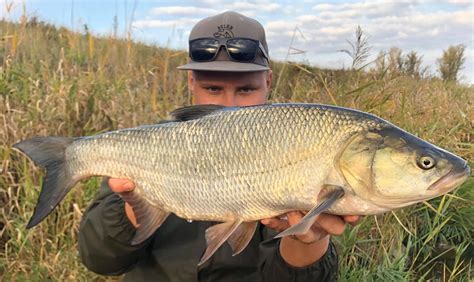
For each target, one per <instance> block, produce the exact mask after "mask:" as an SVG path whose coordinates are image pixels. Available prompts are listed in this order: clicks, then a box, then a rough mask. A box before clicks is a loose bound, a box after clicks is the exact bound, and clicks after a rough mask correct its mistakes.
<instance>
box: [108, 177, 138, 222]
mask: <svg viewBox="0 0 474 282" xmlns="http://www.w3.org/2000/svg"><path fill="white" fill-rule="evenodd" d="M109 187H110V190H112V191H113V192H115V193H119V194H120V193H123V192H130V191H133V189H135V184H134V183H133V182H132V181H130V180H128V179H120V178H109ZM125 213H126V214H127V217H128V220H129V221H130V223H132V224H133V226H135V227H138V224H137V219H136V218H135V213H134V212H133V208H132V206H130V205H129V204H128V203H127V202H125Z"/></svg>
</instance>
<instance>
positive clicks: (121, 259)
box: [78, 179, 151, 275]
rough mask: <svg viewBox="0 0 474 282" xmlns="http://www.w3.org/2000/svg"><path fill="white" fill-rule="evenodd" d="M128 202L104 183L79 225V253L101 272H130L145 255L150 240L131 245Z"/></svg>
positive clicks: (132, 233) (113, 273)
mask: <svg viewBox="0 0 474 282" xmlns="http://www.w3.org/2000/svg"><path fill="white" fill-rule="evenodd" d="M124 205H125V202H124V201H123V200H122V199H121V198H120V196H118V195H117V194H115V193H113V192H112V191H111V190H110V188H109V187H108V185H107V179H105V180H104V181H103V182H102V185H101V188H100V194H99V195H98V196H97V198H96V199H95V200H94V202H93V203H92V204H91V205H90V206H89V207H88V208H87V210H86V212H85V213H84V215H83V218H82V221H81V225H80V227H79V234H78V242H79V254H80V256H81V259H82V263H83V264H84V265H85V266H86V267H87V268H88V269H89V270H91V271H93V272H95V273H98V274H102V275H120V274H123V273H125V272H127V271H129V270H130V269H131V268H133V266H135V264H136V263H137V262H138V259H139V258H140V257H142V256H144V255H146V249H147V246H148V244H149V243H150V241H151V239H148V240H146V241H144V242H143V243H141V244H139V245H131V243H130V242H131V240H132V238H133V236H134V235H135V227H134V226H133V225H132V224H131V223H130V221H129V220H128V218H127V215H126V214H125V207H124Z"/></svg>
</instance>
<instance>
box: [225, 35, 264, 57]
mask: <svg viewBox="0 0 474 282" xmlns="http://www.w3.org/2000/svg"><path fill="white" fill-rule="evenodd" d="M226 47H227V52H229V55H230V56H231V57H232V59H234V60H236V61H239V62H250V61H253V59H255V55H256V54H257V50H258V41H253V40H250V39H242V38H237V39H229V40H227V45H226Z"/></svg>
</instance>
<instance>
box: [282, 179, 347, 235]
mask: <svg viewBox="0 0 474 282" xmlns="http://www.w3.org/2000/svg"><path fill="white" fill-rule="evenodd" d="M332 189H333V190H331V191H329V192H328V193H327V197H326V198H325V199H324V200H323V201H322V202H320V203H318V204H317V205H316V206H315V207H314V208H312V209H311V210H310V211H309V212H308V213H307V214H306V215H305V216H304V217H303V218H302V219H301V221H300V222H298V223H297V224H295V225H293V226H291V227H289V228H288V229H286V230H285V231H282V232H280V233H279V234H277V235H276V236H275V238H281V237H284V236H290V235H302V234H305V233H307V232H308V231H309V229H310V228H311V226H312V225H313V223H314V221H315V220H316V218H317V216H318V215H319V214H320V213H322V212H324V211H326V210H327V209H329V208H330V207H331V206H332V205H333V204H334V203H335V202H336V201H337V200H338V199H339V198H341V197H342V196H344V190H343V189H342V187H339V186H335V188H332Z"/></svg>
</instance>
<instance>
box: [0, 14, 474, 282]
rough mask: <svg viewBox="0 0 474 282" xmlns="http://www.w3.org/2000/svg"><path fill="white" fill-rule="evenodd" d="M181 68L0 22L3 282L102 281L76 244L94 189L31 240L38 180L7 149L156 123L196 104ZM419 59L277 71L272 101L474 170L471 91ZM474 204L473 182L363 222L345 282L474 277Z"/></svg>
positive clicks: (172, 54) (349, 241)
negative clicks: (453, 157) (349, 111)
mask: <svg viewBox="0 0 474 282" xmlns="http://www.w3.org/2000/svg"><path fill="white" fill-rule="evenodd" d="M353 47H357V46H353ZM350 52H352V51H349V53H350ZM353 54H354V55H355V53H353ZM400 54H401V53H400ZM341 55H344V54H342V53H341ZM360 55H361V54H360V53H359V54H358V56H354V58H360ZM186 59H187V58H186V53H185V52H182V51H173V50H169V49H163V48H157V47H152V46H147V45H144V44H141V43H136V42H131V41H130V40H124V39H118V38H115V37H114V36H110V37H102V38H97V37H94V36H92V35H91V34H89V33H88V32H87V29H86V31H85V32H84V33H81V34H80V33H74V32H71V31H69V30H67V29H64V28H56V27H54V26H51V25H48V24H45V23H41V22H38V21H36V20H30V21H24V22H21V23H20V24H12V23H8V22H1V21H0V280H2V281H5V280H6V281H9V280H20V281H22V280H106V278H104V277H100V276H97V275H95V274H93V273H91V272H89V271H87V270H86V269H85V268H84V267H83V266H82V265H81V263H80V260H79V256H78V251H77V246H76V241H77V240H76V235H77V231H78V226H79V222H80V219H81V215H82V213H83V212H84V209H85V208H86V207H87V205H88V203H90V201H91V200H92V199H93V197H94V195H95V194H96V192H97V190H98V179H90V180H88V181H85V182H82V183H81V184H79V185H78V186H77V187H76V188H75V189H73V191H72V192H71V193H70V194H69V195H68V196H67V199H66V200H65V201H63V202H62V204H61V205H60V207H59V208H58V209H57V210H56V211H55V212H54V213H53V214H51V215H50V216H49V217H48V218H47V220H45V221H44V222H43V223H42V224H40V225H39V226H38V227H36V228H34V229H33V230H25V226H26V223H27V222H28V219H29V217H30V216H31V214H32V212H33V208H34V206H35V203H36V199H37V197H38V192H39V186H40V185H41V173H42V172H41V171H40V170H38V169H37V168H35V167H34V166H33V164H32V163H31V162H30V161H28V160H27V159H26V158H24V157H23V156H21V155H20V154H19V153H17V152H15V151H13V150H12V149H11V145H12V144H13V143H15V142H17V141H19V140H22V139H25V138H27V137H31V136H35V135H42V136H45V135H59V136H82V135H91V134H96V133H99V132H104V131H108V130H113V129H117V128H125V127H132V126H137V125H142V124H150V123H155V122H157V121H158V120H160V119H162V118H165V117H166V115H167V113H168V112H170V111H171V110H173V109H175V108H177V107H179V106H183V105H186V104H189V103H191V99H192V98H191V96H190V95H189V94H188V91H187V88H186V73H185V72H179V71H177V70H176V67H177V66H178V65H180V64H183V63H184V62H185V61H186ZM418 59H419V57H417V56H413V54H412V55H411V58H409V59H408V61H409V63H408V64H409V66H408V67H407V68H406V70H407V71H406V72H399V71H394V69H393V66H392V65H390V64H386V63H380V62H379V63H378V64H377V66H378V67H376V69H374V70H367V71H365V70H364V69H367V68H364V69H362V70H361V68H359V69H355V68H353V69H351V70H347V71H342V70H322V69H317V68H314V67H310V66H306V65H302V64H293V63H287V64H286V65H285V64H283V63H277V62H275V63H274V64H273V69H274V72H273V73H274V82H275V84H274V85H277V81H279V83H278V87H277V88H276V89H273V91H272V96H271V97H272V101H273V102H287V101H292V102H317V103H325V104H335V105H340V106H346V107H351V108H356V109H360V110H363V111H368V112H371V113H374V114H376V115H379V116H381V117H383V118H385V119H387V120H390V121H392V122H393V123H395V124H397V125H399V126H400V127H402V128H404V129H406V130H407V131H409V132H412V133H414V134H416V135H418V136H420V137H421V138H423V139H426V140H428V141H430V142H433V143H435V144H437V145H439V146H441V147H444V148H446V149H448V150H450V151H453V152H455V153H457V154H459V155H461V156H462V157H464V158H465V159H468V160H471V162H472V160H474V145H473V133H474V129H473V128H474V127H473V125H474V124H473V121H474V106H473V102H474V95H473V94H474V88H473V87H472V86H470V87H469V86H464V85H460V84H457V83H456V80H455V79H449V80H447V81H445V82H444V81H443V80H441V79H437V78H429V77H428V78H426V77H423V76H419V75H413V73H415V72H417V71H415V70H416V66H418V65H419V64H418V63H417V60H418ZM410 62H411V63H410ZM406 64H407V63H405V64H403V63H402V66H405V65H406ZM356 66H361V64H360V61H357V63H356V64H354V67H356ZM283 67H284V69H283V71H281V70H282V68H283ZM404 69H405V68H404ZM473 204H474V178H473V177H471V178H470V180H469V181H468V182H467V183H466V184H464V185H463V186H462V187H461V188H459V189H458V190H457V191H456V192H454V193H452V194H450V195H447V196H444V197H440V198H437V199H434V200H431V201H429V202H426V203H422V204H418V205H415V206H413V207H410V208H405V209H401V210H398V211H396V212H393V213H386V214H383V215H378V216H367V217H365V219H364V220H363V221H362V223H361V224H359V225H358V226H356V227H354V228H347V230H346V232H345V233H344V235H343V236H340V237H338V238H335V239H334V240H335V241H336V243H337V246H338V249H339V254H340V262H341V264H340V280H341V281H393V280H397V281H398V280H427V279H443V280H456V281H468V280H470V279H472V277H473V275H472V273H473V267H472V264H471V263H472V258H473V254H474V245H473V243H472V242H473V241H474V240H473V236H474V234H473V232H474V222H473V221H474V216H473V215H474V208H473V206H474V205H473ZM437 281H439V280H437Z"/></svg>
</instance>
